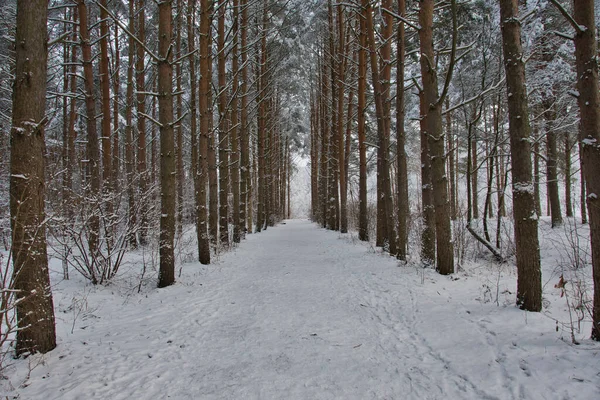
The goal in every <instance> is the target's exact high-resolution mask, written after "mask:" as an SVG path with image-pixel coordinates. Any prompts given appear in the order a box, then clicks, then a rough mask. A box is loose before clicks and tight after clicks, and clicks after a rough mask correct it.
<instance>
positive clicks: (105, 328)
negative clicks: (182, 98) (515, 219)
mask: <svg viewBox="0 0 600 400" xmlns="http://www.w3.org/2000/svg"><path fill="white" fill-rule="evenodd" d="M547 245H548V246H551V243H550V244H547ZM192 247H193V246H192ZM135 255H136V256H137V257H138V260H142V259H145V260H148V259H150V258H151V257H150V256H151V255H148V254H145V255H143V254H142V253H141V252H140V251H137V252H136V254H135ZM142 256H143V257H142ZM554 256H556V254H555V255H554ZM180 257H181V258H182V259H184V260H186V259H187V261H188V262H187V263H183V264H182V266H181V269H180V270H178V273H179V276H178V278H177V279H178V281H177V283H176V284H175V285H174V286H171V287H169V288H165V289H156V288H155V287H154V284H155V281H154V277H155V276H156V275H155V272H152V273H148V274H147V276H146V277H145V278H143V279H142V278H141V277H140V276H139V262H140V261H138V265H137V266H135V265H136V263H134V262H131V263H129V264H128V266H127V267H124V269H123V271H122V272H121V275H120V276H119V277H118V278H117V279H116V280H115V282H114V283H112V284H111V285H107V286H92V285H83V284H82V281H81V279H80V278H79V279H78V278H77V277H73V279H71V280H69V281H63V280H60V281H59V280H58V277H59V272H58V271H59V270H60V262H59V261H57V260H53V263H52V266H53V269H54V270H55V272H54V273H53V278H57V279H56V283H55V285H54V289H53V290H54V296H55V307H56V310H57V329H58V341H59V344H58V347H57V348H56V349H55V350H54V351H52V352H51V353H49V354H47V355H44V356H33V357H29V358H28V359H25V360H8V361H10V362H11V363H12V365H9V366H8V367H7V368H6V369H5V371H4V373H5V374H8V377H7V378H6V379H5V381H4V384H3V386H4V389H5V393H4V394H5V395H6V396H9V397H15V398H19V399H44V400H50V399H86V400H87V399H111V400H116V399H361V400H362V399H598V398H600V345H598V344H597V343H594V342H592V341H590V340H589V339H585V338H587V337H589V324H588V325H587V326H585V321H584V327H583V328H582V330H581V331H579V332H578V331H576V332H575V336H576V338H578V339H579V340H580V344H579V345H574V344H572V343H571V333H570V330H569V327H570V324H569V323H568V322H569V321H570V317H569V315H571V316H575V312H572V313H571V314H569V312H568V311H569V308H568V305H567V302H566V300H567V299H568V298H569V296H568V295H567V296H562V297H561V290H562V289H560V288H554V284H555V283H556V282H555V281H558V278H557V276H556V267H555V266H553V267H552V270H551V271H550V272H547V271H546V270H545V271H544V274H545V280H544V283H545V286H544V299H545V310H544V312H543V313H528V312H523V311H521V310H519V309H518V308H516V307H515V306H514V297H515V289H516V276H515V272H514V266H511V265H509V264H505V265H500V266H499V265H497V264H494V263H492V262H489V263H487V264H482V263H481V262H480V263H479V264H466V265H465V266H463V268H462V269H461V271H459V272H458V273H456V274H454V275H452V276H440V275H438V274H437V273H436V272H435V271H433V270H431V269H423V268H420V267H417V266H415V265H411V263H409V264H408V265H402V264H399V263H398V261H396V260H395V259H393V258H391V257H388V256H386V255H383V254H382V253H381V252H380V250H375V249H373V248H372V247H370V246H369V245H368V244H365V243H361V242H359V241H358V240H356V238H355V236H353V235H350V234H347V235H340V234H339V233H336V232H331V231H326V230H324V229H320V228H319V227H317V226H316V225H315V224H312V223H310V222H308V221H302V220H290V221H286V224H282V225H279V226H277V227H275V228H269V229H268V230H267V231H264V232H262V233H260V234H253V235H249V236H248V239H247V240H245V241H243V243H242V244H241V245H240V246H239V247H237V248H236V249H234V250H233V251H231V252H228V253H226V254H224V255H221V256H220V257H219V259H218V260H217V261H216V262H215V263H214V264H213V265H209V266H201V265H200V264H198V263H196V262H193V250H190V253H189V254H188V255H187V256H186V255H185V254H183V255H182V254H180ZM134 266H135V268H134ZM153 274H154V275H153ZM140 279H142V280H141V281H140ZM140 282H141V285H138V284H139V283H140ZM138 289H139V292H138ZM571 301H574V300H573V299H571ZM554 319H557V320H559V321H560V323H557V322H556V321H555V320H554ZM565 321H566V323H565ZM574 326H575V327H577V322H575V324H574Z"/></svg>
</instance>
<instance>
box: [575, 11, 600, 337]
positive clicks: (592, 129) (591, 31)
mask: <svg viewBox="0 0 600 400" xmlns="http://www.w3.org/2000/svg"><path fill="white" fill-rule="evenodd" d="M573 4H574V6H573V14H574V15H573V16H574V19H575V22H576V23H577V24H578V25H579V27H583V29H582V28H580V29H579V30H578V32H577V33H576V35H575V60H576V66H577V77H578V81H577V89H578V90H579V97H578V98H577V103H578V104H579V110H580V113H581V125H580V131H579V140H580V143H581V150H582V153H581V157H582V159H583V164H584V166H583V167H582V168H583V174H584V176H585V183H586V186H587V193H588V195H587V197H586V199H587V207H588V211H589V220H590V222H589V223H590V241H591V247H592V275H593V279H594V305H593V311H592V339H594V340H597V341H600V173H598V166H599V165H600V145H599V143H600V94H599V92H598V56H597V52H598V48H597V44H596V25H595V21H594V1H593V0H574V2H573Z"/></svg>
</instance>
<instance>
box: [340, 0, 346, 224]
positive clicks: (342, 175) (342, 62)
mask: <svg viewBox="0 0 600 400" xmlns="http://www.w3.org/2000/svg"><path fill="white" fill-rule="evenodd" d="M342 1H343V0H338V6H337V25H338V59H337V63H338V66H337V67H338V72H337V76H338V82H339V87H338V100H337V106H338V111H337V112H338V121H337V122H338V126H337V135H338V139H337V141H338V170H339V181H340V232H341V233H347V232H348V204H347V203H348V200H347V194H348V188H347V183H346V168H345V167H346V161H345V151H346V146H345V143H344V126H345V124H344V118H343V115H344V90H345V86H344V79H345V68H346V57H347V56H348V55H347V54H346V44H345V36H344V35H345V32H344V26H345V24H344V8H343V5H342V4H341V3H342Z"/></svg>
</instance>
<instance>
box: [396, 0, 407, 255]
mask: <svg viewBox="0 0 600 400" xmlns="http://www.w3.org/2000/svg"><path fill="white" fill-rule="evenodd" d="M398 14H399V15H400V16H401V17H402V18H406V1H405V0H398ZM396 49H397V56H396V60H397V61H396V63H397V64H396V65H397V67H396V157H397V163H398V166H397V169H398V171H397V187H398V189H397V190H398V259H399V260H402V261H406V255H407V251H408V217H409V212H410V211H409V200H408V161H407V156H406V148H405V147H406V131H405V129H404V122H405V121H404V119H405V116H404V66H405V64H404V60H405V52H406V43H405V27H404V22H402V21H400V22H398V37H397V46H396Z"/></svg>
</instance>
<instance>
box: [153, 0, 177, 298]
mask: <svg viewBox="0 0 600 400" xmlns="http://www.w3.org/2000/svg"><path fill="white" fill-rule="evenodd" d="M171 14H172V10H171V1H163V2H161V3H159V4H158V57H159V61H158V108H159V112H158V121H159V122H160V213H161V215H160V234H159V256H160V269H159V272H158V287H159V288H160V287H166V286H169V285H172V284H173V283H175V254H174V237H175V212H176V210H175V190H176V183H177V178H176V176H175V173H176V160H175V140H174V139H175V138H174V137H173V134H174V132H173V87H172V80H173V65H172V64H171V60H170V53H171V51H170V48H171V45H172V43H171V41H172V37H171V35H172V26H171V24H172V15H171Z"/></svg>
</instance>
